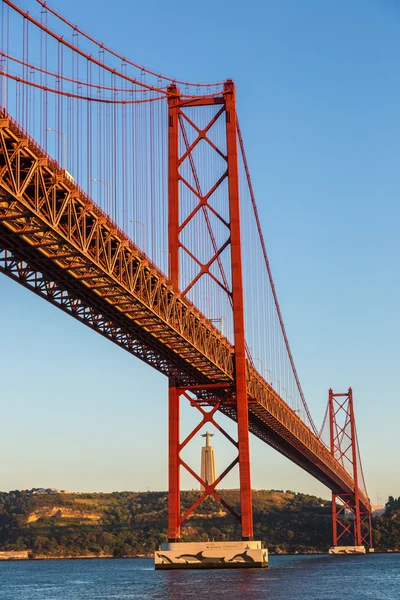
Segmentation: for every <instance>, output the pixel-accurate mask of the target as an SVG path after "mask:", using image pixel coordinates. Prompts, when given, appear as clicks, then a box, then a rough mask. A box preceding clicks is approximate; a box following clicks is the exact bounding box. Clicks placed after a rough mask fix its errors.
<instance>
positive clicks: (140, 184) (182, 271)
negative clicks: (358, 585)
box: [0, 0, 372, 546]
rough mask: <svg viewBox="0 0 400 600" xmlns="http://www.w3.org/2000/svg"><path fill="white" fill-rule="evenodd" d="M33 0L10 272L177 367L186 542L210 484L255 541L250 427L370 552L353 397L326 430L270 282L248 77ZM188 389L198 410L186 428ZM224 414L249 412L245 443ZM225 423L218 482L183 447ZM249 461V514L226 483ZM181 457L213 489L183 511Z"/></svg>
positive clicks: (12, 8)
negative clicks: (111, 36) (244, 103)
mask: <svg viewBox="0 0 400 600" xmlns="http://www.w3.org/2000/svg"><path fill="white" fill-rule="evenodd" d="M25 4H26V5H28V6H25V7H21V6H20V5H19V4H18V5H17V4H16V3H14V2H10V1H8V0H3V1H2V3H1V34H0V35H1V41H0V271H1V272H2V273H4V274H5V275H7V276H8V277H10V278H12V279H13V280H15V281H17V282H19V283H20V284H21V285H23V286H24V287H26V288H28V289H30V290H31V291H33V292H34V293H35V294H37V295H38V296H41V297H42V298H44V299H45V300H47V301H48V302H50V303H51V304H53V305H55V306H57V307H59V308H60V309H61V310H63V311H64V312H66V313H68V314H70V315H71V316H72V317H74V318H75V319H77V320H79V321H81V322H82V323H84V324H85V325H87V326H88V327H91V328H92V329H94V330H95V331H97V332H98V333H100V334H101V335H103V336H105V337H106V338H108V339H109V340H111V341H113V342H114V343H115V344H118V345H119V346H121V347H122V348H124V349H125V350H127V351H128V352H130V353H131V354H133V355H134V356H136V357H138V358H140V359H141V360H143V361H144V362H146V363H147V364H149V365H151V366H152V367H154V368H155V369H157V370H158V371H160V372H161V373H163V374H165V375H166V376H167V377H168V378H169V400H168V402H169V525H168V535H169V539H170V541H176V540H179V539H180V530H181V525H182V523H183V521H184V520H185V519H186V518H187V517H188V516H189V515H190V514H191V513H192V512H193V511H194V510H195V509H196V508H197V507H198V505H199V504H200V503H201V502H202V501H203V500H204V499H205V498H206V497H207V496H209V495H211V496H213V497H214V498H215V499H216V500H217V501H218V502H220V503H221V504H222V505H223V506H224V507H225V508H226V510H228V511H230V512H231V513H232V514H233V515H235V517H237V518H238V519H239V520H240V523H241V529H242V537H243V539H245V540H246V539H252V536H253V522H252V498H251V479H250V452H249V433H250V432H251V433H253V434H254V435H255V436H257V437H258V438H260V439H261V440H263V441H264V442H265V443H266V444H268V445H270V446H272V447H273V448H275V449H276V450H278V452H280V453H281V454H283V455H284V456H286V457H287V458H289V459H290V460H291V461H293V462H294V463H296V464H297V465H299V467H301V468H303V469H304V470H305V471H307V472H308V473H310V474H311V475H313V476H314V477H315V478H317V479H318V480H319V481H320V482H322V483H323V484H325V485H326V486H327V487H328V488H330V489H331V490H332V494H333V502H332V507H333V523H334V527H333V529H334V539H333V542H334V544H335V545H337V544H338V543H339V542H340V543H342V544H343V541H344V540H345V539H346V536H347V540H350V543H354V544H355V545H362V544H364V545H367V546H372V539H371V503H370V500H369V498H368V495H367V491H366V486H365V482H364V477H363V473H362V467H361V460H360V453H359V448H358V442H357V432H356V426H355V419H354V411H353V398H352V391H351V389H350V390H348V392H346V393H344V394H336V393H333V392H332V390H331V391H330V392H329V401H328V407H327V412H326V416H325V420H324V426H323V427H322V428H321V430H318V429H317V428H316V426H315V424H314V422H313V420H312V417H311V414H310V412H309V410H308V407H307V403H306V400H305V397H304V394H303V391H302V388H301V385H300V381H299V378H298V375H297V372H296V369H295V365H294V361H293V357H292V354H291V351H290V347H289V343H288V339H287V335H286V331H285V327H284V324H283V320H282V315H281V311H280V307H279V303H278V299H277V295H276V290H275V287H274V283H273V279H272V275H271V269H270V264H269V262H268V257H267V253H266V248H265V243H264V238H263V235H262V231H261V227H260V221H259V217H258V213H257V206H256V202H255V197H254V192H253V188H252V185H251V179H250V173H249V168H248V164H247V160H246V154H245V150H244V143H243V139H242V135H241V132H240V127H239V121H238V116H237V110H236V93H235V85H234V83H233V82H232V81H231V80H227V81H225V82H222V83H216V84H192V83H188V82H185V81H178V80H176V79H173V78H168V77H166V76H164V75H160V74H158V73H155V72H152V71H151V70H149V69H145V68H144V67H141V66H139V65H137V64H135V63H134V62H132V61H130V60H128V59H127V58H126V57H125V56H122V55H120V54H118V52H116V51H114V50H112V49H110V48H108V47H107V46H106V45H105V44H104V43H103V42H99V41H97V40H96V39H95V38H93V37H92V36H90V35H88V34H87V33H85V32H84V31H83V30H81V29H80V28H79V27H78V26H77V25H75V24H74V23H71V22H70V21H69V20H68V19H67V18H66V17H64V16H63V15H61V14H59V13H58V12H57V11H55V10H54V9H53V8H52V7H51V6H50V5H48V4H47V3H46V2H43V1H41V0H37V1H36V2H35V1H34V0H26V2H25ZM28 9H29V10H28ZM181 399H183V400H185V399H186V400H188V401H189V402H190V404H191V405H192V407H193V408H194V409H195V410H198V412H199V424H198V425H197V426H196V427H195V428H194V429H193V430H192V431H191V432H190V433H189V434H188V435H187V436H186V437H184V439H181V434H180V402H181ZM220 413H222V414H224V415H226V416H227V417H229V418H230V419H232V420H233V421H235V422H236V423H237V438H236V439H233V437H231V436H230V435H229V434H228V433H227V432H226V431H225V430H224V428H223V427H222V426H221V425H220V424H219V423H218V420H217V419H218V415H219V414H220ZM210 423H212V424H213V425H215V427H217V428H218V429H219V430H220V431H221V433H222V434H223V435H224V436H225V437H226V438H227V439H228V440H229V441H230V442H232V444H233V445H234V447H235V448H236V458H235V459H234V461H233V462H232V463H231V464H230V466H229V467H228V468H227V469H225V471H224V472H222V473H221V474H220V475H219V476H218V478H217V480H216V481H215V482H213V483H212V484H211V485H207V484H206V483H204V482H202V480H201V478H200V476H199V475H198V474H197V473H196V472H195V470H194V469H192V468H191V467H190V466H189V465H188V464H187V463H186V462H185V460H184V459H183V458H182V450H183V448H184V447H185V446H186V445H187V444H188V443H189V442H190V440H191V439H192V438H193V436H194V435H195V434H196V433H197V432H198V431H199V430H200V428H201V427H202V426H203V425H205V424H210ZM326 432H328V435H327V439H326V436H325V433H326ZM236 466H238V469H239V480H240V500H241V510H240V514H238V513H237V512H236V511H235V510H234V509H233V508H232V507H231V506H229V505H228V504H227V502H226V501H225V500H224V498H223V492H219V490H217V486H218V485H219V484H220V482H221V481H222V479H223V478H224V477H225V475H226V474H227V473H228V472H229V471H230V470H231V469H233V468H234V467H236ZM181 468H183V469H186V470H187V471H189V473H190V474H191V475H192V476H193V477H194V478H195V479H196V480H197V481H198V482H199V483H203V485H204V492H202V493H201V494H199V498H198V500H197V501H196V502H195V504H194V505H193V506H192V507H191V508H190V509H189V510H188V511H187V512H186V513H185V514H182V511H181V507H180V470H181ZM347 511H351V512H352V513H353V514H354V518H353V519H350V520H348V519H343V518H342V517H343V516H344V515H345V513H346V514H348V512H347Z"/></svg>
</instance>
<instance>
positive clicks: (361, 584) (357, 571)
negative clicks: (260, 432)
mask: <svg viewBox="0 0 400 600" xmlns="http://www.w3.org/2000/svg"><path fill="white" fill-rule="evenodd" d="M186 598H187V599H189V600H206V599H207V600H211V598H215V599H216V600H228V599H229V600H236V599H238V600H263V599H264V598H265V599H267V598H268V599H270V600H340V599H341V598H343V599H345V600H400V555H399V554H397V555H396V554H375V555H369V556H368V555H367V556H336V557H333V556H332V557H331V556H271V557H270V568H268V569H248V570H247V569H239V570H220V571H154V568H153V561H152V560H151V559H136V560H135V559H115V560H107V559H104V560H48V561H20V562H0V600H72V599H73V600H139V599H140V600H142V599H143V600H145V599H146V600H183V599H186Z"/></svg>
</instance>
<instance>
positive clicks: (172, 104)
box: [168, 81, 253, 540]
mask: <svg viewBox="0 0 400 600" xmlns="http://www.w3.org/2000/svg"><path fill="white" fill-rule="evenodd" d="M168 91H169V94H170V96H169V100H168V107H169V114H168V126H169V128H168V141H169V148H168V177H169V180H168V192H169V197H168V207H169V208H168V217H169V220H168V233H169V240H168V247H169V263H170V272H169V275H170V280H171V282H172V283H173V284H174V285H175V286H176V287H178V286H179V279H180V264H179V252H180V248H182V251H183V252H186V254H188V255H190V257H191V258H192V259H194V260H195V261H196V262H197V264H198V265H199V267H200V269H199V272H198V274H197V275H196V276H194V278H193V279H192V280H191V281H189V283H187V284H186V285H185V293H188V291H189V290H190V289H191V288H193V286H195V285H196V283H197V282H198V281H199V280H200V278H201V277H203V276H204V277H212V278H214V275H213V274H212V271H211V266H212V264H213V263H214V262H216V263H217V264H218V265H219V267H220V269H221V272H222V273H223V277H224V288H225V291H226V293H227V294H228V296H229V299H230V301H231V305H232V310H233V324H234V373H235V376H234V386H233V390H231V391H230V393H229V394H228V396H227V398H226V399H225V401H228V397H229V396H230V398H231V399H230V401H231V402H232V396H233V398H234V403H235V405H236V414H237V422H238V443H237V444H236V443H235V442H234V441H233V440H231V441H232V442H233V443H235V446H236V447H237V449H238V459H237V460H235V461H233V463H232V464H231V465H230V467H228V470H227V471H225V472H224V473H223V474H222V475H221V476H220V477H219V478H218V479H217V481H216V482H213V484H212V485H204V488H205V490H204V493H203V494H202V495H201V496H200V498H199V499H198V501H196V502H195V504H194V505H193V507H191V508H190V509H189V510H188V511H187V512H186V513H185V515H183V518H182V519H181V523H182V522H183V521H184V520H185V519H186V518H187V517H188V516H189V515H190V514H191V513H192V512H193V510H194V509H195V508H196V507H197V506H198V505H199V504H200V502H202V500H203V499H205V498H206V497H207V496H208V495H212V496H213V497H214V498H215V499H216V500H218V501H219V502H220V503H221V504H223V505H224V506H225V507H226V508H228V510H229V511H230V512H231V513H233V514H234V515H235V516H236V511H234V510H233V509H232V508H231V507H230V506H228V505H227V503H225V501H224V500H223V499H222V498H221V497H220V496H219V495H218V494H217V493H216V491H215V487H216V485H217V483H219V482H220V481H221V479H222V477H224V476H225V475H226V474H227V473H228V472H229V471H230V470H231V469H232V468H233V466H235V465H236V463H237V462H238V463H239V478H240V499H241V516H240V521H241V527H242V538H243V539H245V540H250V539H252V538H253V521H252V498H251V481H250V447H249V421H248V397H247V361H246V345H245V332H244V304H243V276H242V256H241V235H240V199H239V176H238V152H237V134H236V99H235V88H234V84H233V82H231V81H228V82H227V83H226V85H225V93H224V96H223V98H222V99H221V100H222V102H221V108H220V109H219V110H218V111H217V112H216V114H214V115H212V117H210V120H209V122H208V124H207V125H206V126H204V125H203V127H202V129H201V130H200V129H198V130H197V131H198V133H197V137H196V139H195V140H194V142H192V143H190V142H189V139H188V135H187V132H186V126H185V124H186V123H189V125H191V126H192V127H193V128H196V124H195V123H194V122H193V120H192V119H191V118H189V116H188V114H187V112H186V111H185V110H184V109H185V108H187V107H188V102H187V101H185V102H181V101H180V98H179V91H178V89H177V87H176V86H174V85H172V86H170V87H169V88H168ZM204 102H206V103H207V101H204V100H203V101H202V103H201V104H200V103H197V102H196V103H190V107H191V108H193V106H195V107H196V110H199V109H200V108H201V107H202V105H203V104H204ZM212 104H215V102H214V101H213V102H212ZM223 117H225V129H226V147H227V151H226V156H224V159H225V161H226V166H227V169H226V172H225V174H223V175H222V176H221V178H220V179H219V180H218V181H217V182H216V183H215V185H214V186H213V187H212V188H211V190H215V189H216V188H218V187H219V185H221V183H222V181H223V180H224V179H227V180H228V196H229V202H228V204H229V215H230V217H229V219H230V221H229V223H226V225H227V227H228V228H229V233H230V236H229V238H228V240H227V241H226V242H225V243H224V244H223V245H222V246H221V247H218V245H217V242H216V239H215V236H214V233H213V229H212V226H211V222H210V220H209V218H208V212H207V209H208V208H209V205H208V199H209V197H210V196H211V193H210V190H206V193H203V192H202V189H201V185H200V179H199V174H198V171H197V164H196V159H195V157H194V150H195V148H196V146H197V145H198V144H199V142H200V141H201V140H203V141H205V142H206V143H207V144H208V145H209V146H210V147H211V148H213V151H215V152H217V153H218V154H219V155H222V152H221V150H220V149H219V148H218V147H216V146H215V145H214V144H213V142H211V140H210V139H209V138H208V136H207V133H208V131H209V130H210V129H211V127H212V125H214V124H215V123H216V122H217V121H218V119H220V118H223ZM180 134H181V139H182V152H180V144H179V138H180ZM185 160H187V161H188V162H189V165H190V169H191V173H192V175H193V180H194V182H195V188H194V189H193V191H194V192H195V195H196V197H197V200H198V205H197V207H196V208H195V209H194V210H192V212H191V213H190V214H189V215H188V216H187V217H186V218H185V219H183V220H182V222H180V217H179V215H180V197H179V181H181V182H182V184H183V186H186V187H187V188H189V187H191V186H190V184H189V183H188V182H187V180H186V179H185V178H184V177H182V175H181V173H180V169H181V166H182V164H183V163H184V161H185ZM213 210H214V213H215V212H216V209H215V207H214V209H213ZM199 211H201V212H202V214H203V216H204V218H205V223H206V226H207V229H208V233H209V235H210V237H211V240H212V243H213V255H212V256H211V258H210V259H209V260H208V262H207V263H206V264H204V262H202V260H201V257H200V256H199V257H197V256H195V255H194V254H193V252H192V251H190V250H189V248H188V247H187V245H184V244H183V243H182V241H181V239H180V235H181V233H182V231H183V230H184V229H185V227H187V226H188V224H189V223H190V221H191V220H192V219H193V218H195V216H196V215H197V213H198V212H199ZM220 217H221V220H223V221H224V222H225V220H224V219H223V217H222V215H220ZM228 246H230V248H231V279H232V290H230V289H229V288H228V279H227V277H226V274H225V272H224V271H223V268H222V264H221V262H219V260H220V255H221V253H222V251H223V250H225V248H227V247H228ZM225 387H226V386H225ZM204 389H207V388H204ZM204 389H203V390H202V389H201V387H197V389H196V390H195V392H196V395H193V394H192V396H189V395H188V394H187V388H186V389H185V388H182V389H181V393H182V394H183V395H184V396H186V398H187V399H188V400H189V401H190V402H191V404H192V405H194V406H196V407H197V408H198V409H199V410H201V412H202V414H203V420H202V422H201V423H200V424H199V425H198V426H197V427H195V429H194V430H193V431H192V433H191V434H190V435H189V436H188V437H187V438H186V440H185V442H184V443H183V445H181V447H180V449H181V450H182V449H183V447H184V446H185V445H186V444H187V443H188V441H190V439H191V438H192V437H193V435H194V434H195V432H197V431H199V430H200V428H201V426H202V425H203V424H204V423H206V422H209V421H212V422H213V423H214V424H215V426H216V427H218V429H219V430H220V431H222V433H224V435H226V437H228V438H229V439H230V436H228V435H227V434H226V432H225V431H224V430H223V429H222V428H221V427H220V425H218V424H217V423H216V422H215V421H214V419H213V416H214V414H215V412H216V410H217V408H220V407H221V400H218V399H215V405H214V408H213V409H212V410H211V411H210V413H208V414H207V413H206V412H204V411H203V409H201V407H200V406H199V402H200V400H201V394H202V392H204ZM192 392H193V389H192ZM232 392H233V393H232ZM208 402H209V403H210V402H211V400H210V399H208ZM175 414H176V412H174V413H173V417H174V418H175ZM174 436H175V429H174V431H173V436H172V438H171V437H170V442H169V444H170V461H171V460H172V464H170V505H171V507H170V513H169V532H170V539H177V538H179V531H178V530H177V528H176V522H177V510H178V508H177V507H178V503H177V502H176V498H177V497H179V489H178V488H177V486H178V485H179V478H178V477H176V475H175V472H176V460H177V459H176V452H175V450H173V449H175V446H176V444H175V437H174ZM178 460H179V463H180V465H182V466H184V467H185V468H186V470H187V471H188V472H190V473H191V474H192V475H193V477H195V478H196V479H197V480H198V481H201V479H200V478H199V476H198V475H197V474H196V473H195V472H193V471H192V469H191V468H190V467H188V465H186V464H185V463H184V462H183V461H182V460H181V459H178ZM202 483H203V484H204V482H202Z"/></svg>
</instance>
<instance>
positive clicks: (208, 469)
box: [200, 431, 217, 492]
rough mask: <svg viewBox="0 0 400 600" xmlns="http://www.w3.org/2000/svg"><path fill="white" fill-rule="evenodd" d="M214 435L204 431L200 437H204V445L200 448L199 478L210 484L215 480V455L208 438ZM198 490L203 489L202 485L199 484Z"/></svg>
mask: <svg viewBox="0 0 400 600" xmlns="http://www.w3.org/2000/svg"><path fill="white" fill-rule="evenodd" d="M213 436H214V434H213V433H208V431H206V432H205V433H204V434H203V435H202V436H201V437H205V438H206V445H205V446H203V447H202V449H201V478H202V480H203V481H204V482H205V483H207V484H208V485H211V484H212V483H214V481H215V480H216V478H217V476H216V469H215V455H214V448H213V446H211V445H210V438H212V437H213ZM200 490H201V491H202V492H203V491H204V486H203V485H200Z"/></svg>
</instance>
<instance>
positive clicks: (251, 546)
mask: <svg viewBox="0 0 400 600" xmlns="http://www.w3.org/2000/svg"><path fill="white" fill-rule="evenodd" d="M154 566H155V568H156V569H238V568H262V567H268V550H267V549H266V548H262V545H261V542H254V541H249V542H178V543H168V544H162V545H161V547H160V550H158V551H157V552H155V553H154Z"/></svg>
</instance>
